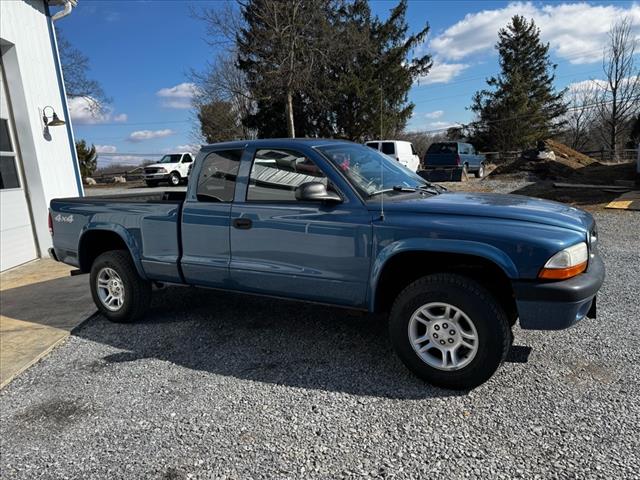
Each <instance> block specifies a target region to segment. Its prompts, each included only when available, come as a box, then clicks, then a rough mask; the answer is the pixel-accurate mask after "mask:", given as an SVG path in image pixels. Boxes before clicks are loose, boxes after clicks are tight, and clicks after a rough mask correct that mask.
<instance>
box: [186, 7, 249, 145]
mask: <svg viewBox="0 0 640 480" xmlns="http://www.w3.org/2000/svg"><path fill="white" fill-rule="evenodd" d="M191 15H192V16H193V17H194V18H196V19H198V20H201V21H203V22H204V23H205V25H206V29H207V43H208V44H209V45H211V46H212V47H214V48H215V49H216V50H217V51H218V53H217V54H216V56H215V58H214V59H213V61H211V62H209V63H208V65H207V67H206V69H205V70H204V71H202V72H198V71H196V70H192V71H191V73H190V75H189V76H190V79H191V81H192V82H193V83H194V84H195V85H196V87H197V88H196V94H195V95H194V97H193V106H194V109H195V114H196V117H197V120H198V121H199V127H198V128H197V132H194V133H195V136H196V137H197V138H198V139H202V138H203V137H204V139H205V140H206V141H208V142H212V141H214V140H213V139H217V141H219V139H233V138H239V137H242V138H255V136H256V132H255V131H254V130H252V129H250V128H247V127H246V126H245V125H244V123H243V119H245V118H246V117H247V116H248V114H249V113H250V112H251V111H252V109H253V108H254V107H253V105H254V101H253V98H252V96H251V92H250V91H249V88H248V86H247V78H246V75H245V74H244V72H243V71H242V70H240V69H239V68H238V66H237V57H238V53H237V50H236V35H237V33H238V32H239V31H240V28H241V26H242V17H241V14H240V10H239V8H238V5H237V4H236V3H233V2H231V1H227V2H225V3H223V4H222V5H219V6H217V7H216V8H205V9H196V8H194V7H191ZM223 108H226V109H227V111H225V112H224V115H222V117H220V116H217V115H218V114H219V113H221V111H222V109H223ZM213 115H216V118H213V117H212V116H213Z"/></svg>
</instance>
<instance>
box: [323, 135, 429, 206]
mask: <svg viewBox="0 0 640 480" xmlns="http://www.w3.org/2000/svg"><path fill="white" fill-rule="evenodd" d="M317 150H318V151H319V152H320V153H321V154H322V155H323V156H324V157H325V158H327V159H328V160H329V161H330V162H331V163H333V164H334V165H335V166H336V167H337V168H338V169H340V171H341V172H342V173H343V174H344V176H345V177H346V178H347V180H348V181H349V182H350V183H351V185H353V186H354V188H355V189H356V190H358V192H360V194H361V195H363V196H365V197H371V196H373V195H376V194H379V193H385V194H394V193H396V194H397V193H399V192H402V191H403V190H402V188H398V187H404V188H407V189H415V188H421V187H424V186H426V185H427V182H425V180H424V179H423V178H421V177H420V176H418V175H416V174H415V173H413V172H412V171H411V170H409V169H407V168H405V167H403V166H402V165H401V164H400V163H398V162H396V161H395V160H393V159H391V158H390V157H388V156H386V155H384V154H382V153H380V152H379V151H377V150H373V149H371V148H369V147H365V146H364V145H358V144H355V143H354V144H352V143H340V144H334V145H325V146H321V147H317Z"/></svg>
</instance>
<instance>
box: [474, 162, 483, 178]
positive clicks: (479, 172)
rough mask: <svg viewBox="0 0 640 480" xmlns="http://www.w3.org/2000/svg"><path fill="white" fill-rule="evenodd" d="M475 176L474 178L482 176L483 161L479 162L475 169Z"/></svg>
mask: <svg viewBox="0 0 640 480" xmlns="http://www.w3.org/2000/svg"><path fill="white" fill-rule="evenodd" d="M475 176H476V178H482V177H484V163H481V164H480V166H479V167H478V170H476V172H475Z"/></svg>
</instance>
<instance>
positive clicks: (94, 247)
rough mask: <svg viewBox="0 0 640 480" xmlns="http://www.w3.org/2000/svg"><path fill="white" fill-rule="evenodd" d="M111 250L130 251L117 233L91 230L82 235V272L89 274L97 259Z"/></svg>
mask: <svg viewBox="0 0 640 480" xmlns="http://www.w3.org/2000/svg"><path fill="white" fill-rule="evenodd" d="M110 250H127V251H129V247H127V244H126V243H125V242H124V240H123V239H122V237H121V236H120V235H118V234H117V233H116V232H112V231H109V230H91V231H89V232H87V233H85V234H84V235H82V239H81V240H80V248H79V250H78V260H79V262H80V270H82V271H83V272H89V271H90V270H91V266H92V265H93V262H94V261H95V259H96V258H98V257H99V256H100V255H102V254H103V253H104V252H108V251H110Z"/></svg>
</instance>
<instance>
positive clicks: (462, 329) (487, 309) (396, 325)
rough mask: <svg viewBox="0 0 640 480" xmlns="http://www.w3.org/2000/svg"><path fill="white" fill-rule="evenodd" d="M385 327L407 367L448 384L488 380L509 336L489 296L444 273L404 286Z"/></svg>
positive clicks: (504, 320)
mask: <svg viewBox="0 0 640 480" xmlns="http://www.w3.org/2000/svg"><path fill="white" fill-rule="evenodd" d="M389 333H390V337H391V342H392V343H393V346H394V348H395V350H396V353H397V354H398V356H399V357H400V359H401V360H402V362H403V363H404V364H405V365H406V366H407V368H409V370H411V371H412V372H413V373H414V374H415V375H416V376H418V377H419V378H421V379H423V380H425V381H427V382H429V383H431V384H433V385H437V386H439V387H443V388H449V389H453V390H466V389H471V388H474V387H477V386H478V385H480V384H482V383H484V382H485V381H486V380H488V379H489V378H490V377H491V376H492V375H493V373H494V372H495V371H496V370H497V368H498V367H499V366H500V364H501V363H502V362H503V361H504V359H505V358H506V356H507V353H508V352H509V348H510V347H511V342H512V334H511V329H510V327H509V322H508V320H507V316H506V314H505V313H504V310H503V309H502V307H501V306H500V305H499V304H498V303H497V302H496V300H495V299H494V298H493V296H492V295H491V294H490V293H489V292H488V291H487V290H485V289H484V288H483V287H482V286H480V285H479V284H478V283H477V282H475V281H474V280H472V279H470V278H468V277H465V276H462V275H458V274H449V273H441V274H433V275H428V276H426V277H423V278H421V279H419V280H416V281H415V282H413V283H412V284H410V285H409V286H408V287H407V288H405V289H404V290H403V291H402V293H401V294H400V295H399V296H398V298H397V299H396V301H395V303H394V305H393V308H392V310H391V316H390V320H389Z"/></svg>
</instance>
